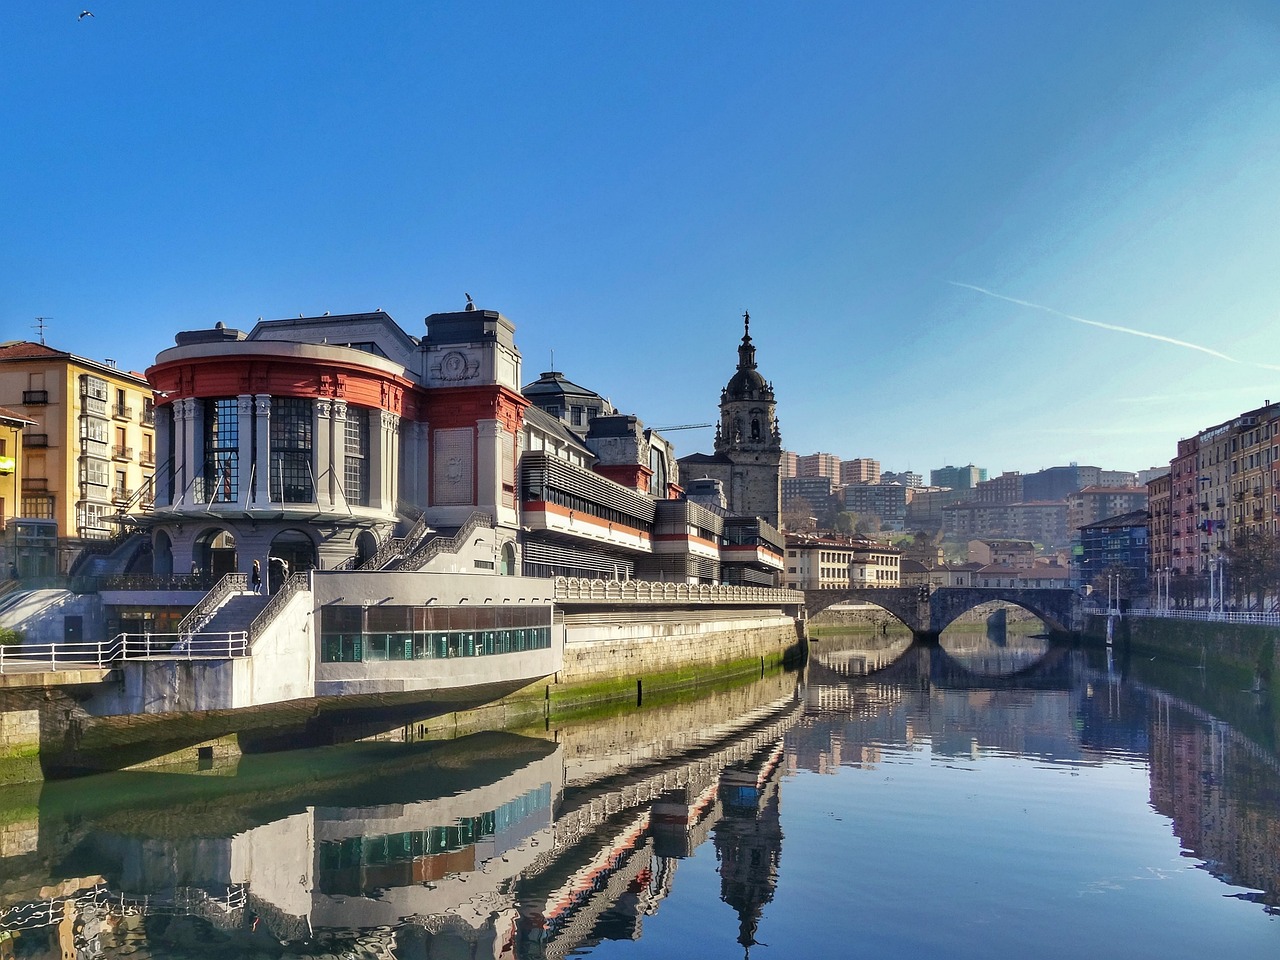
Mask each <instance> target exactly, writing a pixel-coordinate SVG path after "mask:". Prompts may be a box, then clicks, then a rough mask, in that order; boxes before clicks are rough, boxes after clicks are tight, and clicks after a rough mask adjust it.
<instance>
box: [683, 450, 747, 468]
mask: <svg viewBox="0 0 1280 960" xmlns="http://www.w3.org/2000/svg"><path fill="white" fill-rule="evenodd" d="M676 463H678V464H680V466H681V467H682V468H683V467H694V466H697V465H698V464H700V463H715V464H721V465H724V466H728V465H731V464H732V463H733V461H732V460H730V459H729V457H728V456H727V455H726V454H723V453H691V454H689V455H688V456H685V457H680V458H679V459H678V460H676Z"/></svg>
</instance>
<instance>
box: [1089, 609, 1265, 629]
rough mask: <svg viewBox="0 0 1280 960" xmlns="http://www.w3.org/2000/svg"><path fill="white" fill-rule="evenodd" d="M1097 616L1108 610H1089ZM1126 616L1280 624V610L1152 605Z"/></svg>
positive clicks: (1210, 621)
mask: <svg viewBox="0 0 1280 960" xmlns="http://www.w3.org/2000/svg"><path fill="white" fill-rule="evenodd" d="M1088 612H1089V613H1092V614H1094V615H1095V616H1106V610H1104V609H1101V608H1099V609H1096V610H1093V609H1091V610H1089V611H1088ZM1120 615H1121V616H1124V617H1151V618H1156V619H1161V620H1200V621H1205V622H1209V623H1257V624H1263V625H1267V626H1280V612H1278V611H1272V612H1270V613H1266V612H1263V611H1261V610H1156V609H1153V608H1150V607H1130V608H1129V609H1128V610H1125V611H1123V612H1122V613H1121V614H1120Z"/></svg>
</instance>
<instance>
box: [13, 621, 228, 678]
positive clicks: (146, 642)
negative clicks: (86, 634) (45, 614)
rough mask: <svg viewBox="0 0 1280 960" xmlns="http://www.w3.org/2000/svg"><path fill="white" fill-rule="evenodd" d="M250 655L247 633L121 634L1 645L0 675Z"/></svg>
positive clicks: (220, 658)
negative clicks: (74, 640)
mask: <svg viewBox="0 0 1280 960" xmlns="http://www.w3.org/2000/svg"><path fill="white" fill-rule="evenodd" d="M248 655H249V634H248V631H247V630H226V631H219V632H218V633H121V634H117V635H116V636H114V637H112V638H111V639H110V640H101V641H83V642H79V643H67V642H58V643H23V644H15V643H10V644H0V674H3V673H16V672H30V671H31V669H32V668H33V667H41V668H44V669H46V670H68V669H77V668H79V669H84V668H88V667H98V668H105V667H109V666H111V665H112V664H115V663H118V662H120V661H121V660H199V659H210V660H234V659H238V658H241V657H247V656H248Z"/></svg>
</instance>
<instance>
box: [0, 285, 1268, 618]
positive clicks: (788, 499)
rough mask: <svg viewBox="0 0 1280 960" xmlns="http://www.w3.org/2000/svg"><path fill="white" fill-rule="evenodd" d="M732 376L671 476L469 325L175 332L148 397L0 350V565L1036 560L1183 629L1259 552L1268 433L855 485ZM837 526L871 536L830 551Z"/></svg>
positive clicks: (664, 448)
mask: <svg viewBox="0 0 1280 960" xmlns="http://www.w3.org/2000/svg"><path fill="white" fill-rule="evenodd" d="M737 353H738V357H737V364H736V367H735V368H734V369H733V370H732V371H731V373H730V376H729V378H728V381H727V382H726V383H725V386H724V388H723V389H722V390H721V391H720V397H719V403H718V411H719V417H718V421H717V425H716V434H715V440H714V446H713V449H712V451H711V452H709V453H705V452H703V453H692V454H687V455H685V456H677V452H676V449H675V446H674V444H673V443H672V442H671V441H670V440H669V439H668V438H666V437H664V436H662V435H661V433H660V432H658V431H655V430H653V429H652V428H649V427H646V426H645V425H644V423H643V422H642V421H641V420H640V419H639V418H638V417H637V416H636V415H634V414H629V413H624V412H621V411H619V410H617V409H615V408H614V407H613V405H612V404H611V403H610V402H609V401H608V400H607V399H606V398H605V396H604V395H603V394H601V393H598V392H596V391H595V390H593V389H590V388H588V387H584V386H582V385H580V384H579V383H576V382H575V381H573V380H571V379H569V377H567V376H566V375H565V374H564V373H562V372H560V371H554V370H553V371H545V372H543V373H541V374H540V375H539V376H538V377H536V378H532V379H528V381H527V382H525V381H526V378H525V377H524V375H523V371H522V360H521V356H520V352H519V349H518V348H517V346H516V341H515V327H514V325H513V324H512V323H511V321H510V320H508V319H507V318H506V317H503V316H502V315H501V314H499V313H497V312H494V311H487V310H476V309H475V308H474V306H473V305H471V304H468V309H466V310H462V311H457V312H446V313H437V314H433V315H432V316H430V317H428V318H427V325H426V330H425V331H424V332H423V333H422V335H420V336H415V335H413V334H410V333H408V332H406V331H405V330H403V329H401V328H400V327H399V326H398V325H397V324H396V323H395V321H394V320H392V319H391V318H390V317H389V316H388V315H386V314H385V313H382V312H381V311H375V312H373V313H367V314H349V315H343V316H327V315H326V316H323V317H300V318H297V319H289V320H270V321H260V322H259V323H258V324H257V325H255V326H254V327H253V328H252V329H251V330H249V331H238V330H233V329H230V328H227V327H226V326H224V325H221V324H220V325H218V326H215V327H213V328H211V329H206V330H190V331H183V332H180V333H178V334H177V335H176V338H175V345H174V346H173V347H170V348H168V349H166V350H162V351H161V352H160V353H159V354H158V356H157V357H156V362H155V364H154V365H153V366H152V367H151V368H150V369H149V370H148V371H147V372H146V373H145V374H142V373H137V372H127V371H122V370H119V369H117V367H116V365H115V364H114V362H113V361H110V360H102V361H98V360H92V359H89V358H86V357H82V356H78V355H76V354H74V353H70V352H67V351H64V350H58V349H54V348H51V347H48V346H46V345H45V344H43V343H31V342H10V343H4V344H0V531H2V532H3V536H2V537H0V563H3V567H4V569H5V570H7V571H8V572H9V573H10V575H11V576H12V575H17V576H20V577H39V576H49V575H52V574H57V573H67V572H69V571H72V570H73V568H74V567H75V565H76V563H77V562H78V561H77V558H79V557H83V556H85V555H93V554H96V555H106V554H108V553H111V552H112V551H113V550H114V549H115V547H116V545H117V543H118V541H120V540H123V539H126V538H127V537H128V536H129V535H133V537H134V539H135V541H136V540H138V539H139V537H141V539H142V540H144V541H145V547H143V548H140V549H137V550H135V551H134V553H133V554H131V555H130V556H129V557H127V558H121V557H117V560H118V561H119V562H118V564H117V565H118V566H121V565H122V566H128V567H131V568H133V569H142V568H143V567H144V566H149V567H150V569H151V570H154V571H155V572H157V573H166V574H175V575H176V574H186V573H188V572H190V573H192V574H196V575H200V576H206V577H216V576H219V575H221V574H223V573H226V572H229V571H233V570H240V571H243V570H246V569H247V567H248V565H249V563H250V562H251V561H252V560H253V559H257V560H259V562H260V565H263V566H264V567H265V569H266V570H267V573H268V576H269V578H271V579H274V580H279V579H280V578H281V577H283V576H285V575H287V573H288V572H290V571H298V570H305V569H310V568H312V567H317V568H321V569H331V568H340V567H342V566H343V565H347V566H350V567H353V568H355V567H359V566H360V565H361V564H363V563H366V562H367V561H368V560H369V559H370V558H371V557H373V556H374V555H375V554H377V553H378V551H379V550H382V549H384V548H385V547H386V545H387V544H388V543H389V542H390V541H392V540H394V539H397V538H403V537H405V536H407V535H410V534H412V535H413V536H417V537H420V538H421V537H423V536H424V535H425V533H426V532H428V531H429V532H431V533H434V534H439V533H441V532H443V533H450V534H457V533H458V532H460V531H462V530H464V529H467V530H469V531H470V533H469V536H470V540H469V542H468V544H467V546H466V548H465V549H462V548H459V551H458V552H457V553H456V554H454V555H452V559H451V560H450V561H449V562H450V563H451V564H453V565H454V567H458V566H459V565H461V566H463V567H466V569H468V570H471V571H492V572H495V573H524V574H528V575H534V576H552V575H571V576H580V577H590V578H604V579H630V578H641V579H654V580H667V581H678V582H689V583H720V582H724V583H741V584H758V585H771V584H775V583H780V582H781V583H786V584H790V585H795V586H801V585H813V584H818V585H829V584H834V583H848V584H854V583H859V584H882V585H883V584H887V583H890V582H892V583H903V582H907V579H908V574H909V575H910V576H912V577H916V578H918V577H919V576H923V577H924V579H925V580H927V581H928V582H933V580H934V579H937V580H944V579H946V578H945V576H942V575H939V576H937V577H935V576H934V574H933V572H932V571H933V570H934V569H935V567H937V566H938V564H939V563H940V561H939V559H938V558H933V557H906V556H899V555H898V554H896V553H894V551H893V550H891V549H878V548H879V547H884V546H885V542H886V541H888V540H889V539H890V538H892V537H893V536H894V535H899V536H901V535H904V534H910V533H914V532H916V531H925V532H927V533H929V534H930V535H934V536H940V537H941V538H943V539H945V540H946V541H948V542H950V543H952V544H965V543H975V542H977V543H981V542H986V543H996V542H1007V543H1019V544H1034V545H1036V549H1037V550H1038V551H1039V553H1038V556H1039V559H1040V561H1042V563H1045V564H1056V563H1058V562H1059V560H1060V559H1062V558H1066V557H1070V562H1071V569H1072V571H1073V576H1074V582H1075V583H1077V584H1079V585H1082V586H1086V587H1087V586H1088V585H1090V584H1095V583H1096V582H1098V578H1099V577H1100V576H1102V571H1114V570H1121V569H1122V570H1123V571H1124V573H1125V580H1126V585H1127V588H1128V589H1130V590H1133V591H1143V590H1147V591H1150V590H1151V589H1152V586H1151V585H1152V584H1153V583H1155V584H1157V586H1156V587H1155V590H1156V592H1160V593H1161V594H1162V596H1163V597H1164V601H1165V602H1169V601H1170V600H1171V599H1172V598H1173V597H1174V596H1175V595H1176V596H1177V597H1183V598H1186V602H1196V598H1202V597H1204V596H1205V595H1206V593H1207V592H1208V591H1209V590H1210V589H1211V588H1210V580H1211V579H1212V578H1213V577H1216V578H1217V580H1216V582H1217V586H1216V587H1213V588H1212V590H1214V591H1216V594H1217V601H1216V602H1219V603H1221V602H1222V598H1223V595H1224V593H1225V591H1226V588H1225V587H1224V584H1225V583H1226V578H1227V577H1228V574H1227V573H1224V572H1223V570H1224V569H1225V568H1227V567H1228V566H1229V564H1230V563H1231V562H1232V560H1233V557H1234V562H1235V564H1236V568H1237V572H1239V571H1240V570H1243V569H1244V567H1243V560H1242V559H1241V558H1242V556H1243V555H1242V554H1240V553H1239V552H1238V549H1237V548H1238V546H1239V544H1241V543H1242V542H1243V541H1244V540H1250V541H1251V542H1255V543H1257V544H1261V545H1262V552H1263V554H1264V555H1265V554H1266V552H1267V550H1270V551H1271V552H1272V553H1274V552H1275V544H1276V542H1277V541H1276V537H1277V522H1278V521H1280V494H1278V489H1277V488H1278V486H1280V484H1278V477H1277V472H1278V471H1280V463H1278V461H1280V456H1278V454H1277V450H1278V449H1280V405H1277V404H1272V403H1270V402H1268V403H1266V404H1264V405H1263V406H1262V407H1259V408H1256V409H1253V410H1250V411H1247V412H1245V413H1243V414H1241V415H1239V416H1238V417H1234V418H1232V419H1231V420H1228V421H1224V422H1222V423H1219V424H1216V425H1214V426H1211V427H1208V428H1206V429H1204V430H1202V431H1200V432H1198V433H1197V434H1195V435H1193V436H1190V437H1187V438H1184V439H1183V440H1180V441H1179V442H1178V443H1177V445H1176V448H1175V449H1174V450H1172V451H1171V457H1170V460H1169V463H1168V466H1167V467H1153V468H1149V469H1147V470H1144V471H1142V472H1141V473H1140V474H1135V473H1131V472H1127V471H1114V470H1106V469H1103V468H1101V467H1098V466H1087V465H1080V464H1075V463H1072V464H1067V465H1059V466H1051V467H1047V468H1044V469H1041V470H1037V471H1035V472H1030V473H1023V472H1020V471H1003V472H1001V473H999V474H998V475H995V476H989V474H988V471H987V469H986V468H985V467H980V466H978V465H976V464H973V463H969V464H966V465H964V466H952V465H946V466H943V467H939V468H936V469H932V470H930V471H929V480H930V482H929V483H928V484H927V485H926V484H925V483H924V481H923V475H922V473H919V472H915V471H911V470H904V471H893V470H884V469H882V465H881V463H880V461H878V460H875V459H872V458H869V457H856V458H841V457H840V456H837V455H835V454H833V453H828V452H815V453H812V454H807V455H802V454H798V453H796V452H794V451H788V450H785V449H783V446H782V436H781V430H780V427H779V421H778V415H777V397H776V396H775V393H774V389H773V386H772V384H771V383H770V382H769V381H768V380H767V379H766V378H765V377H764V376H763V375H762V374H761V372H760V370H759V366H758V364H757V361H756V348H755V345H754V343H753V341H752V338H751V332H750V317H749V315H745V314H744V316H743V334H742V338H741V341H740V342H739V344H738V347H737ZM842 513H843V514H851V515H854V516H855V517H857V518H863V519H865V520H868V521H869V520H874V522H873V523H870V525H869V526H867V525H866V524H863V523H859V525H858V530H859V531H860V533H861V536H850V535H845V536H843V537H841V536H835V535H833V534H831V533H830V531H832V530H834V529H835V528H836V519H837V517H838V516H839V515H840V514H842ZM1139 521H1143V522H1141V523H1139ZM784 527H785V528H787V529H788V530H789V532H790V533H791V534H792V537H791V541H787V540H786V539H784V535H783V533H782V532H781V531H782V528H784ZM877 527H878V528H879V531H878V532H876V529H875V528H877ZM842 529H845V530H851V529H852V527H851V525H849V524H848V523H846V524H845V525H844V526H843V527H842ZM822 531H828V532H827V533H823V532H822ZM805 538H807V539H805ZM824 538H825V539H824ZM1233 550H1237V552H1236V553H1235V554H1233ZM784 551H785V553H786V556H785V557H784ZM1254 552H1255V553H1257V551H1256V550H1255V551H1254ZM832 556H836V557H839V559H838V560H837V561H832V560H831V557H832ZM814 557H817V558H818V559H816V560H815V559H813V558H814ZM890 558H891V559H890ZM784 559H785V560H787V561H791V560H794V561H795V562H794V563H791V562H787V563H784ZM432 562H436V563H440V562H443V561H440V560H433V561H432ZM917 563H918V564H920V565H921V566H922V567H923V574H921V571H919V570H915V569H913V568H912V566H911V565H912V564H917ZM974 563H977V561H975V560H973V559H972V558H971V559H970V561H969V564H970V566H971V567H972V566H973V564H974ZM833 564H834V565H833ZM1002 566H1009V564H1008V563H1007V561H1006V560H1004V559H989V560H985V561H983V562H980V563H977V567H973V569H978V568H980V567H993V568H994V567H1002ZM784 567H785V569H784ZM837 567H839V570H838V571H836V568H837ZM1010 569H1015V570H1016V569H1020V567H1019V566H1018V565H1013V566H1011V567H1010ZM833 571H836V572H833ZM953 572H954V571H953ZM970 572H972V570H971V571H970ZM955 575H956V576H959V575H960V574H959V573H955ZM1055 575H1056V572H1055ZM1276 591H1280V585H1278V586H1277V587H1276V590H1273V591H1272V592H1273V593H1274V592H1276ZM1264 593H1265V590H1264Z"/></svg>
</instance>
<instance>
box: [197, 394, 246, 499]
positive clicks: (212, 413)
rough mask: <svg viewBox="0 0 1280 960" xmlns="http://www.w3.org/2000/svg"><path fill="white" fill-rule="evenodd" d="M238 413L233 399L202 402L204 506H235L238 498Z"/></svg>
mask: <svg viewBox="0 0 1280 960" xmlns="http://www.w3.org/2000/svg"><path fill="white" fill-rule="evenodd" d="M239 456H240V414H239V410H238V405H237V403H236V400H235V398H234V397H224V398H220V399H210V400H206V401H205V402H204V492H205V496H204V498H203V499H202V501H201V502H203V503H235V502H236V499H237V497H238V495H239V479H240V478H239V472H240V471H239V462H238V460H239Z"/></svg>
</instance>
